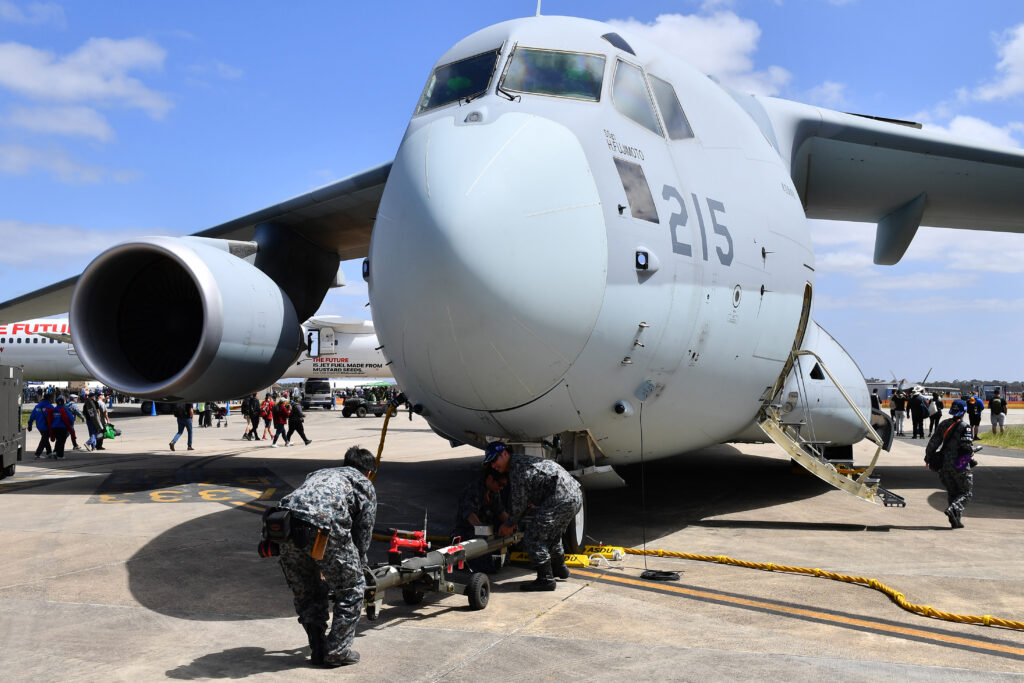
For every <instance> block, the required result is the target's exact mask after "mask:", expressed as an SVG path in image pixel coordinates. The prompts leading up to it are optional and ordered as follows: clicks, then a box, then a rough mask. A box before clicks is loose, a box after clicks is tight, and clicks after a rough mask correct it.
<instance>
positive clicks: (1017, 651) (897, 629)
mask: <svg viewBox="0 0 1024 683" xmlns="http://www.w3.org/2000/svg"><path fill="white" fill-rule="evenodd" d="M573 575H574V576H588V577H590V578H593V579H599V580H601V581H611V582H615V583H621V584H625V585H629V586H637V587H640V588H648V589H653V590H656V591H664V592H668V593H678V594H681V595H690V596H693V597H697V598H705V599H710V600H717V601H719V602H729V603H733V604H736V605H745V606H747V607H756V608H758V609H763V610H768V611H772V612H783V613H785V614H794V615H799V616H804V617H811V618H813V619H818V620H821V621H830V622H834V623H839V624H848V625H850V626H859V627H862V628H870V629H873V630H876V631H886V632H889V633H896V634H899V635H905V636H913V637H915V638H923V639H925V640H932V641H940V642H945V643H951V644H954V645H965V646H967V647H971V648H975V649H979V650H994V651H997V652H1006V653H1008V654H1012V655H1017V656H1024V648H1019V647H1013V646H1010V645H1000V644H998V643H987V642H985V641H980V640H972V639H970V638H962V637H960V636H951V635H947V634H944V633H935V632H933V631H924V630H921V629H916V628H907V627H905V626H894V625H892V624H886V623H882V622H877V621H870V620H868V619H859V618H857V617H846V616H842V615H838V614H828V613H826V612H818V611H816V610H811V609H804V608H802V607H790V606H787V605H776V604H774V603H770V602H762V601H760V600H753V599H750V598H741V597H738V596H732V595H720V594H718V593H709V592H706V591H701V590H696V589H694V588H684V587H682V586H668V585H652V584H651V583H650V582H649V581H642V580H640V579H633V578H630V577H627V576H613V575H609V574H598V573H596V572H588V571H583V570H580V569H575V570H573Z"/></svg>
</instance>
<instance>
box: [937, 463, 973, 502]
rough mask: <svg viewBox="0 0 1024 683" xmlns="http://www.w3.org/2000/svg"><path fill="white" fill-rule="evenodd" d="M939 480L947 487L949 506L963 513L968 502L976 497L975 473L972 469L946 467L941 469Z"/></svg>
mask: <svg viewBox="0 0 1024 683" xmlns="http://www.w3.org/2000/svg"><path fill="white" fill-rule="evenodd" d="M939 480H940V481H941V482H942V485H943V487H945V489H946V499H947V501H948V505H949V507H951V508H953V509H954V510H956V511H957V512H958V513H962V512H963V511H964V508H965V507H967V503H969V502H970V500H971V498H973V497H974V474H973V473H971V470H970V469H965V470H957V469H953V468H948V467H944V468H942V470H940V471H939Z"/></svg>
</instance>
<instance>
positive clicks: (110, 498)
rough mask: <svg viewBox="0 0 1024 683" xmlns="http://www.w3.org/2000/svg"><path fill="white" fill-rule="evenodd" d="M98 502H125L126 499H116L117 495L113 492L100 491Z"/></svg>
mask: <svg viewBox="0 0 1024 683" xmlns="http://www.w3.org/2000/svg"><path fill="white" fill-rule="evenodd" d="M100 502H101V503H127V502H128V501H127V500H121V499H118V497H117V495H116V494H114V493H101V494H100Z"/></svg>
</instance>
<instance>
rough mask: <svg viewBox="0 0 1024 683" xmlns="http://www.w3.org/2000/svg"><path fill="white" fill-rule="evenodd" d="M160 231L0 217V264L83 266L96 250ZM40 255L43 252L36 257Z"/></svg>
mask: <svg viewBox="0 0 1024 683" xmlns="http://www.w3.org/2000/svg"><path fill="white" fill-rule="evenodd" d="M162 234H166V232H164V231H162V230H152V229H150V230H104V231H100V230H90V229H88V228H83V227H81V226H75V225H46V224H43V223H24V222H22V221H13V220H0V243H2V244H3V245H4V249H3V250H0V264H2V265H5V266H11V267H14V268H22V267H26V268H27V267H31V268H36V267H39V266H43V267H46V265H47V264H52V267H53V268H54V269H59V270H60V271H62V272H67V271H69V270H80V269H81V268H84V267H85V266H86V264H88V262H89V261H91V260H92V259H93V258H94V257H95V256H96V255H97V254H98V253H100V252H101V251H103V250H104V249H106V248H107V247H111V246H113V245H115V244H118V243H120V242H124V241H127V240H130V239H134V238H137V237H141V236H144V235H162ZM40 254H46V258H45V259H40V258H39V255H40Z"/></svg>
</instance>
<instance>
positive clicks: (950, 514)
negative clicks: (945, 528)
mask: <svg viewBox="0 0 1024 683" xmlns="http://www.w3.org/2000/svg"><path fill="white" fill-rule="evenodd" d="M946 519H948V520H949V527H950V528H951V529H959V528H960V527H962V526H963V524H960V520H959V519H957V515H956V509H955V508H954V507H953V506H952V505H950V506H949V507H948V508H946Z"/></svg>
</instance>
